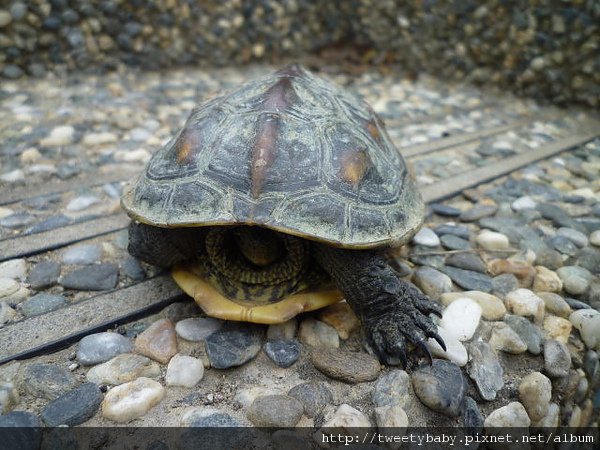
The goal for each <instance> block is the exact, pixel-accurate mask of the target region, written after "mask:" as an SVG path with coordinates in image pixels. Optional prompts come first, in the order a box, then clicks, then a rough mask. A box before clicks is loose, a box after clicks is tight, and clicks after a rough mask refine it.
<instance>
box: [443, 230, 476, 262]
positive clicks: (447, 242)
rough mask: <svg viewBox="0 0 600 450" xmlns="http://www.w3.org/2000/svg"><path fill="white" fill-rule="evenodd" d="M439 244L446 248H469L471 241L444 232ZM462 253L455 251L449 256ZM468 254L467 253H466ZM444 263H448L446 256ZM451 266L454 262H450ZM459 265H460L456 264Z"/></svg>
mask: <svg viewBox="0 0 600 450" xmlns="http://www.w3.org/2000/svg"><path fill="white" fill-rule="evenodd" d="M440 242H441V244H442V245H443V246H444V247H445V248H447V249H448V250H470V249H471V248H472V247H471V243H470V242H469V241H467V240H466V239H463V238H460V237H458V236H454V235H453V234H444V235H443V236H442V237H441V238H440ZM462 254H463V253H456V254H454V255H450V256H457V255H462ZM466 254H468V253H466ZM446 264H448V258H446ZM450 265H451V266H452V265H454V264H450ZM458 267H460V266H458Z"/></svg>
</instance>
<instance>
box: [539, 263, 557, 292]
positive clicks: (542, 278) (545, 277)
mask: <svg viewBox="0 0 600 450" xmlns="http://www.w3.org/2000/svg"><path fill="white" fill-rule="evenodd" d="M535 271H536V274H535V278H534V279H533V290H534V291H546V292H560V291H561V290H562V288H563V283H562V281H561V279H560V277H559V276H558V275H557V274H556V272H554V271H552V270H550V269H546V268H545V267H544V266H535Z"/></svg>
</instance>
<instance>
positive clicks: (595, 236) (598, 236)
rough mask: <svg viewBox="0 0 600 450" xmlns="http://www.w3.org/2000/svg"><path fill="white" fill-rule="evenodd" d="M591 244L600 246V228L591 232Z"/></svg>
mask: <svg viewBox="0 0 600 450" xmlns="http://www.w3.org/2000/svg"><path fill="white" fill-rule="evenodd" d="M590 244H592V245H595V246H596V247H600V230H596V231H594V232H592V234H590Z"/></svg>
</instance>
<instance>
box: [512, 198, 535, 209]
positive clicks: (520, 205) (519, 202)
mask: <svg viewBox="0 0 600 450" xmlns="http://www.w3.org/2000/svg"><path fill="white" fill-rule="evenodd" d="M510 206H511V208H512V209H513V210H515V211H523V210H525V209H534V208H535V207H536V206H537V203H536V202H535V200H534V199H532V198H531V197H529V196H528V195H525V196H523V197H519V198H518V199H516V200H515V201H514V202H512V203H511V205H510Z"/></svg>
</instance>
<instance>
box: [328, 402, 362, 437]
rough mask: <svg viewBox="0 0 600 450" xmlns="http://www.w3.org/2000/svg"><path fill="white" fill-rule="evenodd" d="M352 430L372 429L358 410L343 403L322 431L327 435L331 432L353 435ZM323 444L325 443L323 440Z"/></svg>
mask: <svg viewBox="0 0 600 450" xmlns="http://www.w3.org/2000/svg"><path fill="white" fill-rule="evenodd" d="M352 428H371V422H370V421H369V418H368V417H367V416H366V415H365V414H363V413H362V412H360V411H359V410H358V409H356V408H353V407H352V406H350V405H348V404H347V403H342V404H341V405H340V406H339V407H338V409H337V410H336V411H335V413H333V415H332V416H331V418H330V419H329V420H327V422H325V423H324V424H323V428H321V430H320V431H321V433H323V434H326V435H327V434H329V432H330V430H337V431H340V430H344V431H346V433H351V431H350V430H351V429H352ZM321 442H323V441H322V440H321Z"/></svg>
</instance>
